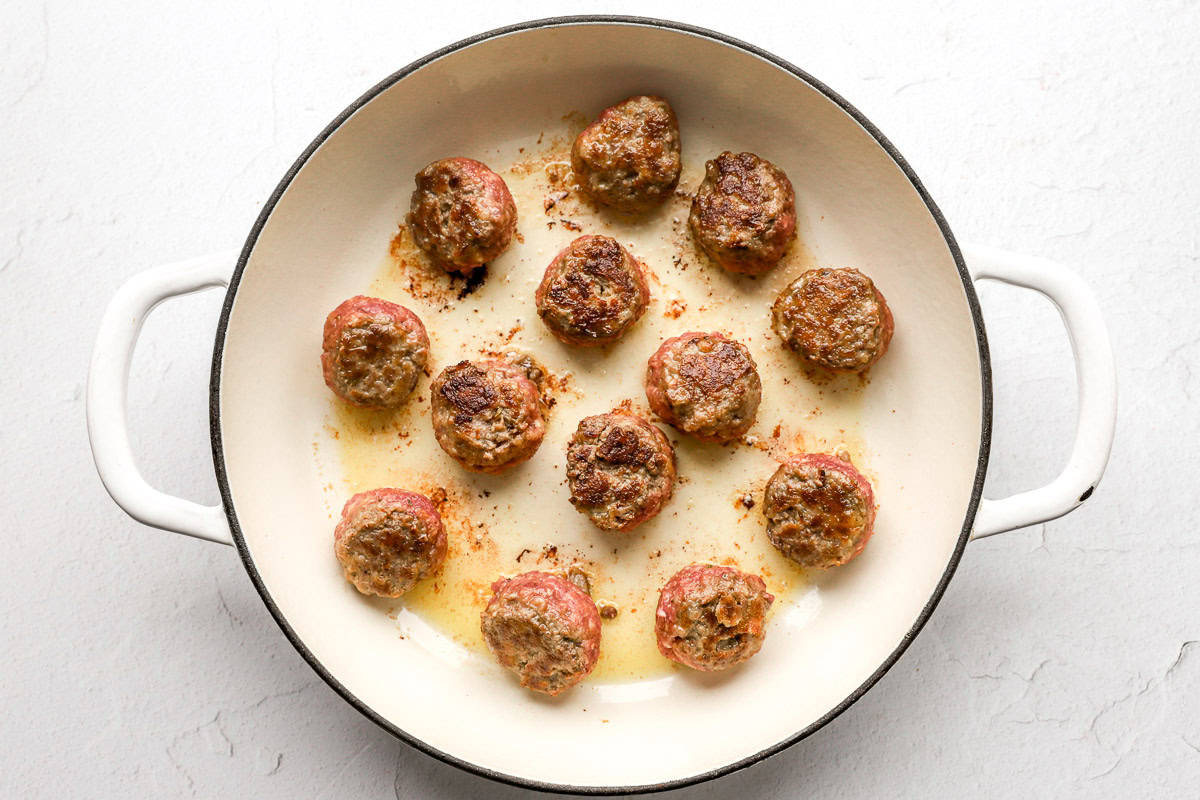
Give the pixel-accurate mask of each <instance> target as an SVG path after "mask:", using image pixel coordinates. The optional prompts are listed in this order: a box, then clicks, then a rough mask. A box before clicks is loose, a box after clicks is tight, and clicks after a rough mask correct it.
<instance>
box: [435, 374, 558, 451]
mask: <svg viewBox="0 0 1200 800" xmlns="http://www.w3.org/2000/svg"><path fill="white" fill-rule="evenodd" d="M430 394H431V398H430V399H431V401H432V410H433V411H432V416H433V434H434V436H435V437H436V438H437V443H438V444H439V445H441V448H442V449H443V450H445V451H446V453H447V455H449V456H450V457H451V458H453V459H454V460H455V461H457V462H458V463H460V464H462V465H463V466H464V467H466V468H467V469H469V470H473V471H475V472H491V473H496V472H503V471H504V470H506V469H508V468H510V467H514V466H516V465H517V464H520V463H521V462H523V461H526V460H528V459H529V457H530V456H532V455H533V454H534V452H536V451H537V449H538V445H540V444H541V443H542V437H543V436H545V434H546V422H545V420H544V419H543V417H542V408H541V404H540V402H539V401H540V395H539V393H538V388H537V386H536V385H535V384H534V383H533V381H531V380H530V379H529V377H528V375H527V374H526V372H525V371H524V370H523V369H521V368H520V367H517V366H514V365H512V364H508V363H506V362H503V361H481V362H472V361H460V362H459V363H457V364H455V365H454V366H451V367H446V368H445V369H444V370H442V371H441V373H440V374H439V375H438V376H437V377H436V378H434V380H433V385H432V386H431V387H430Z"/></svg>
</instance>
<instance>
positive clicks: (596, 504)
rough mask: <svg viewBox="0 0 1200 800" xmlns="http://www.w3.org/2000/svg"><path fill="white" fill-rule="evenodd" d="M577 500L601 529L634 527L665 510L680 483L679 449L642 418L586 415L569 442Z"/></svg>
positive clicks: (573, 494)
mask: <svg viewBox="0 0 1200 800" xmlns="http://www.w3.org/2000/svg"><path fill="white" fill-rule="evenodd" d="M567 482H568V483H569V484H570V486H571V504H572V505H574V506H575V510H576V511H579V512H581V513H583V514H586V515H587V517H588V519H590V520H591V521H592V522H593V523H594V524H595V525H596V527H598V528H601V529H603V530H606V531H630V530H633V529H634V528H635V527H637V526H638V525H640V524H641V523H643V522H645V521H646V520H648V519H650V518H651V517H653V516H654V515H655V514H657V513H658V512H659V511H661V510H662V507H663V504H665V503H666V502H667V500H669V499H670V497H671V491H672V489H673V488H674V486H675V451H674V450H673V449H671V443H670V442H668V441H667V437H665V436H663V434H662V431H660V430H659V429H658V428H656V427H654V426H653V425H651V424H650V423H649V422H646V420H644V419H642V418H641V417H637V416H634V415H633V414H623V413H619V412H613V413H611V414H597V415H596V416H594V417H585V418H584V419H583V420H581V421H580V423H579V427H578V428H577V429H576V430H575V434H574V435H573V436H572V437H571V441H570V442H569V443H568V444H567Z"/></svg>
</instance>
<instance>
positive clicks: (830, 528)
mask: <svg viewBox="0 0 1200 800" xmlns="http://www.w3.org/2000/svg"><path fill="white" fill-rule="evenodd" d="M763 513H764V514H765V515H766V517H767V538H769V539H770V540H771V544H773V545H775V547H777V548H778V549H779V551H780V552H781V553H783V554H784V555H785V556H787V557H788V558H790V559H791V560H792V561H795V562H796V563H797V564H799V565H800V566H802V567H836V566H838V565H840V564H845V563H846V562H847V561H849V560H850V559H852V558H854V557H855V556H857V555H858V554H859V553H861V552H862V549H863V548H864V547H866V544H867V539H869V538H871V533H872V532H873V529H874V525H875V496H874V493H873V492H872V491H871V484H870V483H869V482H868V481H867V479H866V478H864V477H863V476H862V475H861V474H860V473H859V471H858V470H856V469H855V468H854V467H853V466H852V465H851V464H849V463H848V462H846V461H843V460H841V459H840V458H836V457H834V456H830V455H824V454H821V453H802V454H800V455H795V456H792V457H791V458H789V459H788V460H787V461H785V462H783V464H782V465H781V466H780V467H779V469H778V470H776V471H775V474H774V475H772V476H771V480H770V481H768V482H767V489H766V492H765V495H764V497H763Z"/></svg>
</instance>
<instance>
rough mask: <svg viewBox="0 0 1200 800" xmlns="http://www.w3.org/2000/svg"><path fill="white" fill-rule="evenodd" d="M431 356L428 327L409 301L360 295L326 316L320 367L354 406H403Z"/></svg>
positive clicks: (337, 390) (326, 377)
mask: <svg viewBox="0 0 1200 800" xmlns="http://www.w3.org/2000/svg"><path fill="white" fill-rule="evenodd" d="M428 361H429V337H428V336H427V335H426V334H425V326H424V325H422V324H421V320H420V319H418V318H417V315H416V314H414V313H413V312H411V311H409V310H408V309H407V308H405V307H404V306H398V305H396V304H395V303H389V302H388V301H387V300H380V299H379V298H377V297H363V296H361V295H359V296H358V297H351V298H350V299H349V300H347V301H346V302H344V303H342V304H341V305H340V306H338V307H337V308H335V309H334V310H333V311H332V312H331V313H330V314H329V316H328V317H326V318H325V330H324V336H323V337H322V343H321V371H322V372H323V373H324V375H325V383H326V385H328V386H329V388H330V389H332V390H333V391H334V393H335V394H336V395H337V396H338V397H340V398H342V399H343V400H345V401H346V402H347V403H350V404H351V405H355V406H361V407H363V408H395V407H397V406H399V405H401V404H402V403H403V402H404V401H405V400H407V399H408V397H409V395H411V394H412V392H413V389H415V388H416V387H417V379H418V378H419V377H420V376H421V373H422V372H423V371H424V369H425V365H426V364H427V363H428Z"/></svg>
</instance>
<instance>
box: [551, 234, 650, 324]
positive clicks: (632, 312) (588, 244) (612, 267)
mask: <svg viewBox="0 0 1200 800" xmlns="http://www.w3.org/2000/svg"><path fill="white" fill-rule="evenodd" d="M534 301H535V302H536V304H537V310H538V316H540V317H541V318H542V322H545V323H546V327H548V328H549V329H550V332H551V333H553V334H554V335H555V336H557V337H558V338H559V339H561V340H562V341H564V342H566V343H568V344H577V345H581V346H584V347H590V346H593V345H602V344H609V343H610V342H615V341H616V340H617V339H619V338H620V337H621V335H622V334H624V333H625V331H627V330H628V329H629V328H630V327H631V326H632V325H633V324H634V323H635V322H637V321H638V319H640V318H641V316H642V313H643V312H645V310H646V304H647V303H648V302H650V289H649V288H648V287H647V286H646V278H645V276H644V275H643V274H642V266H641V264H639V263H638V262H637V259H635V258H634V257H633V256H631V255H630V254H629V253H628V252H627V251H626V250H625V248H624V247H621V245H620V243H618V242H617V240H616V239H613V238H612V237H609V236H580V237H579V238H578V239H576V240H575V241H573V242H571V243H570V244H569V245H567V246H566V248H565V249H563V251H562V252H561V253H559V254H558V255H557V256H555V257H554V260H553V261H552V262H550V266H548V267H547V268H546V275H545V277H543V278H542V282H541V284H540V285H539V286H538V288H537V292H536V293H535V294H534Z"/></svg>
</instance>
